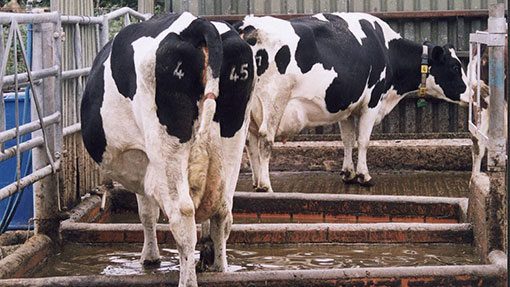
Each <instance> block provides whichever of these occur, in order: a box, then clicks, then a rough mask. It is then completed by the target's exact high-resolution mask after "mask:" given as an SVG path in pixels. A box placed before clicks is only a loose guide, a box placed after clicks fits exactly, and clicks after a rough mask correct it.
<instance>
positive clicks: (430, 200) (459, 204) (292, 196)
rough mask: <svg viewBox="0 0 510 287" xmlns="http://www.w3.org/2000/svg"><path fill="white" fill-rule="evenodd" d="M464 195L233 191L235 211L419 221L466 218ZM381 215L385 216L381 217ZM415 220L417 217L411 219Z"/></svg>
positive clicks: (258, 213) (460, 220)
mask: <svg viewBox="0 0 510 287" xmlns="http://www.w3.org/2000/svg"><path fill="white" fill-rule="evenodd" d="M467 201H468V200H467V198H446V197H424V196H423V197H422V196H386V195H355V194H308V193H276V192H275V193H255V192H236V193H235V194H234V207H233V210H232V212H233V213H236V214H240V213H247V214H250V213H251V214H257V215H259V216H260V214H315V215H318V216H323V217H324V218H325V221H326V220H327V219H328V216H329V215H333V216H336V215H363V216H372V217H380V219H381V221H386V222H389V221H391V218H392V217H395V218H400V219H401V221H406V217H407V218H409V217H415V218H418V220H419V218H421V219H422V220H423V221H421V220H419V222H431V223H432V222H436V223H455V222H462V221H463V220H464V219H465V218H466V212H467V211H466V206H467V204H468V203H467ZM383 217H388V219H387V220H383V219H384V218H383ZM413 221H415V222H416V220H413Z"/></svg>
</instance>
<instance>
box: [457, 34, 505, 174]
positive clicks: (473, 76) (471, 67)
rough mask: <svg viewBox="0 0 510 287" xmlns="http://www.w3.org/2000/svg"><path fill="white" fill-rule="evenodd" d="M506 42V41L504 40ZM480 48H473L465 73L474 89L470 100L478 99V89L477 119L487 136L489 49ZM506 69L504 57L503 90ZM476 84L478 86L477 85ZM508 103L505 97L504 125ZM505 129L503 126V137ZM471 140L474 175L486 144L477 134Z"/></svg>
mask: <svg viewBox="0 0 510 287" xmlns="http://www.w3.org/2000/svg"><path fill="white" fill-rule="evenodd" d="M505 43H506V42H505ZM480 50H481V51H478V48H477V46H475V48H474V49H473V54H472V58H473V60H471V61H470V62H469V64H468V67H467V74H468V76H469V80H470V81H471V85H472V87H473V90H474V91H475V93H474V95H473V97H472V100H473V102H475V103H476V102H477V101H478V95H477V90H478V88H479V89H480V103H479V105H478V106H479V107H480V109H481V111H480V121H479V124H480V125H479V126H478V127H479V129H480V131H481V132H482V133H483V134H484V135H486V136H488V133H489V102H490V89H489V49H488V47H487V45H485V44H482V45H480ZM479 53H480V67H479V68H478V62H477V57H478V54H479ZM507 54H508V47H507V46H506V45H505V55H507ZM507 69H508V63H507V58H506V57H505V91H507V87H506V86H507V81H506V75H507ZM478 70H479V71H480V75H479V76H478ZM478 78H480V82H478V81H477V79H478ZM478 85H479V86H480V87H478ZM507 111H508V105H507V102H506V97H505V112H504V122H505V125H506V123H507V117H508V112H507ZM474 114H475V122H476V121H477V120H476V119H477V117H478V110H477V108H476V107H475V113H474ZM506 132H507V129H506V128H505V137H506V136H507V134H506ZM472 140H473V148H472V154H473V169H472V175H476V174H478V173H480V170H481V166H482V159H483V157H484V155H485V150H486V148H487V147H486V145H485V143H484V142H483V140H482V139H480V138H478V134H473V136H472Z"/></svg>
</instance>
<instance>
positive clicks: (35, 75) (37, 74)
mask: <svg viewBox="0 0 510 287" xmlns="http://www.w3.org/2000/svg"><path fill="white" fill-rule="evenodd" d="M57 72H58V66H53V67H51V68H46V69H42V70H39V71H34V72H32V80H33V81H37V80H40V79H43V78H47V77H51V76H55V75H56V74H57ZM18 82H19V83H20V85H23V84H28V83H29V79H28V73H22V74H18ZM12 85H14V75H9V76H5V77H4V86H3V87H4V88H6V87H11V86H12Z"/></svg>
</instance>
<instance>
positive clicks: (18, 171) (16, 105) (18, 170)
mask: <svg viewBox="0 0 510 287" xmlns="http://www.w3.org/2000/svg"><path fill="white" fill-rule="evenodd" d="M14 24H15V26H14V27H15V29H16V31H17V32H19V27H18V24H17V23H16V22H15V21H14V23H13V25H14ZM19 36H20V37H19V44H20V45H21V46H23V42H22V38H21V35H19ZM16 40H18V33H14V115H15V116H14V117H15V123H16V128H15V129H16V193H18V192H19V191H20V188H19V182H20V180H21V153H20V147H19V144H20V135H19V102H18V88H19V86H18V45H16V42H17V41H16ZM26 60H27V59H26V57H25V61H26ZM26 64H27V65H28V63H26Z"/></svg>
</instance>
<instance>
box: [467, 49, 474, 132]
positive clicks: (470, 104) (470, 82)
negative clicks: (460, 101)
mask: <svg viewBox="0 0 510 287" xmlns="http://www.w3.org/2000/svg"><path fill="white" fill-rule="evenodd" d="M468 63H469V64H468V68H469V65H470V63H473V44H472V43H469V61H468ZM472 74H473V73H472V71H470V72H469V73H468V84H469V88H472V87H473V79H472V78H473V77H472ZM472 113H473V96H470V97H469V104H468V123H471V122H472V119H473V114H472Z"/></svg>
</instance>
